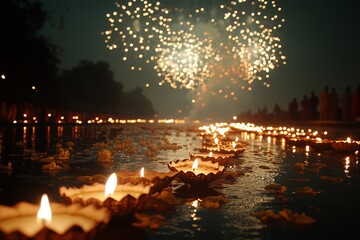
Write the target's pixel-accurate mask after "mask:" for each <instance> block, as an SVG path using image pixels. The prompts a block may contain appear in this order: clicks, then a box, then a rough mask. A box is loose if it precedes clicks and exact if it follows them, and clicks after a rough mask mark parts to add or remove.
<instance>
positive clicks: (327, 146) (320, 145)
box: [307, 137, 333, 152]
mask: <svg viewBox="0 0 360 240" xmlns="http://www.w3.org/2000/svg"><path fill="white" fill-rule="evenodd" d="M332 142H333V140H331V139H327V138H325V139H324V138H320V137H316V138H313V139H308V140H307V144H308V145H309V146H310V147H311V148H312V149H314V150H315V151H319V152H321V151H330V150H331V143H332Z"/></svg>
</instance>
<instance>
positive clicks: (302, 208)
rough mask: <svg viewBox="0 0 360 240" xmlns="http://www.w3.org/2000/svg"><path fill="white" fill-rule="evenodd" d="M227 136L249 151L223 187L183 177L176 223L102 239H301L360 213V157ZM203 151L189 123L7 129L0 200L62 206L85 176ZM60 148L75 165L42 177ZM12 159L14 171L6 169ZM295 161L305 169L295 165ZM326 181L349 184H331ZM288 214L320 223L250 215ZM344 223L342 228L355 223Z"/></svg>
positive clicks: (172, 216) (246, 135) (0, 148)
mask: <svg viewBox="0 0 360 240" xmlns="http://www.w3.org/2000/svg"><path fill="white" fill-rule="evenodd" d="M230 137H231V138H233V139H238V140H239V141H242V142H244V143H246V147H245V151H244V153H243V154H241V155H240V156H239V157H237V158H235V159H232V160H230V162H229V166H228V167H227V170H226V171H225V173H224V174H223V176H222V179H221V180H220V181H215V182H214V183H213V184H212V185H211V186H209V187H204V186H203V187H200V188H194V187H192V188H189V187H188V186H186V185H183V184H182V183H181V182H180V181H179V180H175V181H174V184H173V185H172V188H173V192H174V194H175V196H176V197H177V198H179V199H181V201H182V202H183V204H181V205H179V206H177V209H176V213H163V214H164V215H165V216H166V219H167V221H169V222H170V224H169V225H165V226H162V227H161V228H160V229H158V230H156V231H148V230H145V231H143V230H140V229H138V230H136V228H133V227H131V226H127V227H124V226H122V229H123V230H121V228H120V227H114V226H109V227H108V228H107V231H108V233H106V232H104V233H102V235H101V237H105V236H106V238H107V239H118V238H119V236H123V235H122V234H121V233H119V232H116V231H124V233H125V232H126V234H128V235H129V237H128V239H131V234H134V235H133V237H134V238H136V236H141V239H145V238H148V239H158V240H161V239H206V238H208V239H273V238H274V237H275V238H276V237H279V236H285V237H287V238H289V237H291V238H295V239H301V238H303V237H307V238H309V237H311V236H312V235H311V234H312V233H311V232H314V231H323V230H324V229H325V228H327V227H328V226H334V225H336V223H338V222H341V221H342V220H343V219H342V218H343V217H345V214H344V213H343V211H342V210H341V209H344V208H345V209H346V210H348V211H349V212H351V214H352V215H354V214H358V213H359V211H352V207H351V205H352V204H353V203H355V202H356V201H357V200H359V201H360V196H359V193H356V194H355V195H354V193H353V192H352V191H353V190H355V189H356V190H357V192H359V191H358V189H357V187H360V186H359V185H360V182H359V170H358V168H359V166H358V156H355V155H345V156H344V155H339V154H332V153H327V152H324V153H319V152H313V151H312V150H311V149H310V148H309V147H308V146H306V147H304V148H299V147H296V146H288V145H287V144H286V142H285V140H284V139H281V138H276V137H270V136H266V137H265V136H260V135H257V134H255V133H250V132H241V133H232V135H231V136H230ZM200 147H201V136H199V134H198V131H197V127H196V126H187V125H180V126H177V125H155V126H149V125H146V124H144V125H140V124H129V125H86V126H85V125H75V126H73V125H69V126H67V125H61V126H17V127H15V126H14V127H7V128H2V129H1V132H0V164H1V166H2V169H1V172H0V174H1V175H0V176H1V179H0V180H1V182H0V203H1V204H15V203H17V202H19V201H24V200H26V201H31V202H37V201H38V199H39V197H40V196H41V195H42V193H43V192H47V193H48V194H49V195H50V196H51V199H54V200H56V201H62V199H61V198H60V196H58V192H57V191H58V188H59V187H60V186H61V185H79V184H83V182H82V181H81V180H82V179H85V178H86V177H87V176H93V177H94V176H96V175H109V173H111V172H114V171H119V170H139V171H140V169H141V167H145V169H149V170H154V171H160V172H167V171H169V170H168V167H167V163H168V162H170V161H175V160H178V159H188V158H189V153H192V152H196V149H197V148H200ZM59 149H69V151H70V159H69V160H62V161H58V160H57V161H56V162H57V163H58V164H59V166H61V169H59V170H56V171H44V169H43V168H42V166H43V165H44V164H45V163H47V162H48V161H49V159H52V157H53V158H54V159H56V156H58V154H59ZM104 149H106V150H109V151H110V153H111V158H112V161H109V162H101V161H99V159H98V155H97V153H98V152H99V151H101V150H104ZM9 162H11V163H12V167H11V168H6V166H8V163H9ZM296 164H298V165H296ZM295 165H296V166H299V165H300V166H304V167H303V168H302V169H297V168H295V167H294V166H295ZM323 176H330V177H332V178H330V179H334V178H335V177H337V178H339V179H342V181H337V182H330V181H324V180H322V179H324V178H323ZM328 179H329V178H328ZM272 183H278V184H280V185H284V186H286V188H287V191H286V193H285V194H284V195H281V196H279V195H274V194H273V193H269V192H268V191H266V190H265V187H266V186H267V185H269V184H272ZM304 186H311V187H312V188H314V189H315V191H316V192H317V193H318V194H317V195H315V196H303V195H298V194H296V189H297V188H298V187H304ZM16 189H22V190H21V191H16ZM220 195H221V196H224V197H225V198H226V199H227V200H228V201H227V202H226V203H225V204H222V205H221V206H220V207H219V208H216V209H212V208H206V207H204V201H203V200H204V199H205V198H206V197H208V196H220ZM341 196H347V198H343V197H341ZM284 208H290V209H292V210H293V211H296V212H300V213H306V214H307V215H310V216H313V217H314V218H315V219H316V220H317V222H316V224H315V225H313V226H310V227H308V228H305V229H296V228H281V227H280V228H269V227H267V226H266V225H265V224H264V223H262V222H261V221H260V220H259V219H258V218H256V217H254V215H253V214H254V213H255V212H257V211H259V210H261V209H267V210H272V211H275V212H278V211H279V210H281V209H284ZM329 216H332V219H333V220H332V221H330V220H329ZM342 222H343V223H342V226H343V225H346V224H347V225H351V224H349V222H346V221H345V222H344V221H342ZM125 229H126V230H125ZM130 230H131V231H130ZM109 232H113V234H110V233H109ZM114 232H116V233H114ZM126 234H125V235H126ZM144 234H145V235H144ZM328 235H329V236H331V234H328ZM99 239H101V238H100V237H99Z"/></svg>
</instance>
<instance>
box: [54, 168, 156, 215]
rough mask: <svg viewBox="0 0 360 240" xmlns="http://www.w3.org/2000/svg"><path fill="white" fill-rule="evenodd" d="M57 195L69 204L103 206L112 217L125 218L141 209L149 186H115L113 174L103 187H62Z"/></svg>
mask: <svg viewBox="0 0 360 240" xmlns="http://www.w3.org/2000/svg"><path fill="white" fill-rule="evenodd" d="M59 193H60V195H61V196H62V197H63V198H65V199H66V200H67V201H68V202H70V203H81V204H83V205H90V204H95V205H96V206H104V207H107V208H108V209H109V210H110V211H111V213H112V214H113V215H114V216H125V215H130V214H133V213H134V212H135V211H137V210H139V209H141V205H142V204H143V202H144V201H145V200H146V198H147V197H148V195H149V193H150V185H145V184H144V183H139V184H134V183H131V182H126V183H123V184H117V176H116V174H115V173H113V174H111V175H110V177H109V178H108V180H107V182H106V184H105V185H104V184H101V183H94V184H92V185H83V186H82V187H80V188H75V187H65V186H62V187H60V189H59Z"/></svg>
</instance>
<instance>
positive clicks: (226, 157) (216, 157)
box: [189, 151, 235, 165]
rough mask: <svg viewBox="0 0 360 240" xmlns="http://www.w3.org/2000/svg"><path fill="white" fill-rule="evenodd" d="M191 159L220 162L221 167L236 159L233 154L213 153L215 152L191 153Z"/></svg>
mask: <svg viewBox="0 0 360 240" xmlns="http://www.w3.org/2000/svg"><path fill="white" fill-rule="evenodd" d="M189 156H190V159H192V160H195V159H196V158H200V159H202V160H204V161H212V162H218V163H220V165H226V164H227V163H228V162H229V161H230V159H232V158H234V157H235V154H233V153H213V152H211V151H210V152H202V153H200V152H199V153H189Z"/></svg>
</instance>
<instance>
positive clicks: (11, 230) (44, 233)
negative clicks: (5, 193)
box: [0, 194, 110, 240]
mask: <svg viewBox="0 0 360 240" xmlns="http://www.w3.org/2000/svg"><path fill="white" fill-rule="evenodd" d="M109 220H110V212H109V211H108V210H107V209H106V208H98V207H96V206H94V205H89V206H82V205H80V204H71V205H68V206H67V205H63V204H60V203H50V202H49V199H48V197H47V195H46V194H44V195H43V196H42V198H41V204H40V207H39V206H38V205H35V204H32V203H28V202H20V203H18V204H16V205H15V206H0V239H34V240H48V239H50V240H55V239H56V240H57V239H59V240H60V239H80V240H81V239H93V238H94V237H95V236H96V233H97V232H98V231H99V230H101V229H102V228H103V227H104V226H105V225H106V224H107V223H108V222H109Z"/></svg>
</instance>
